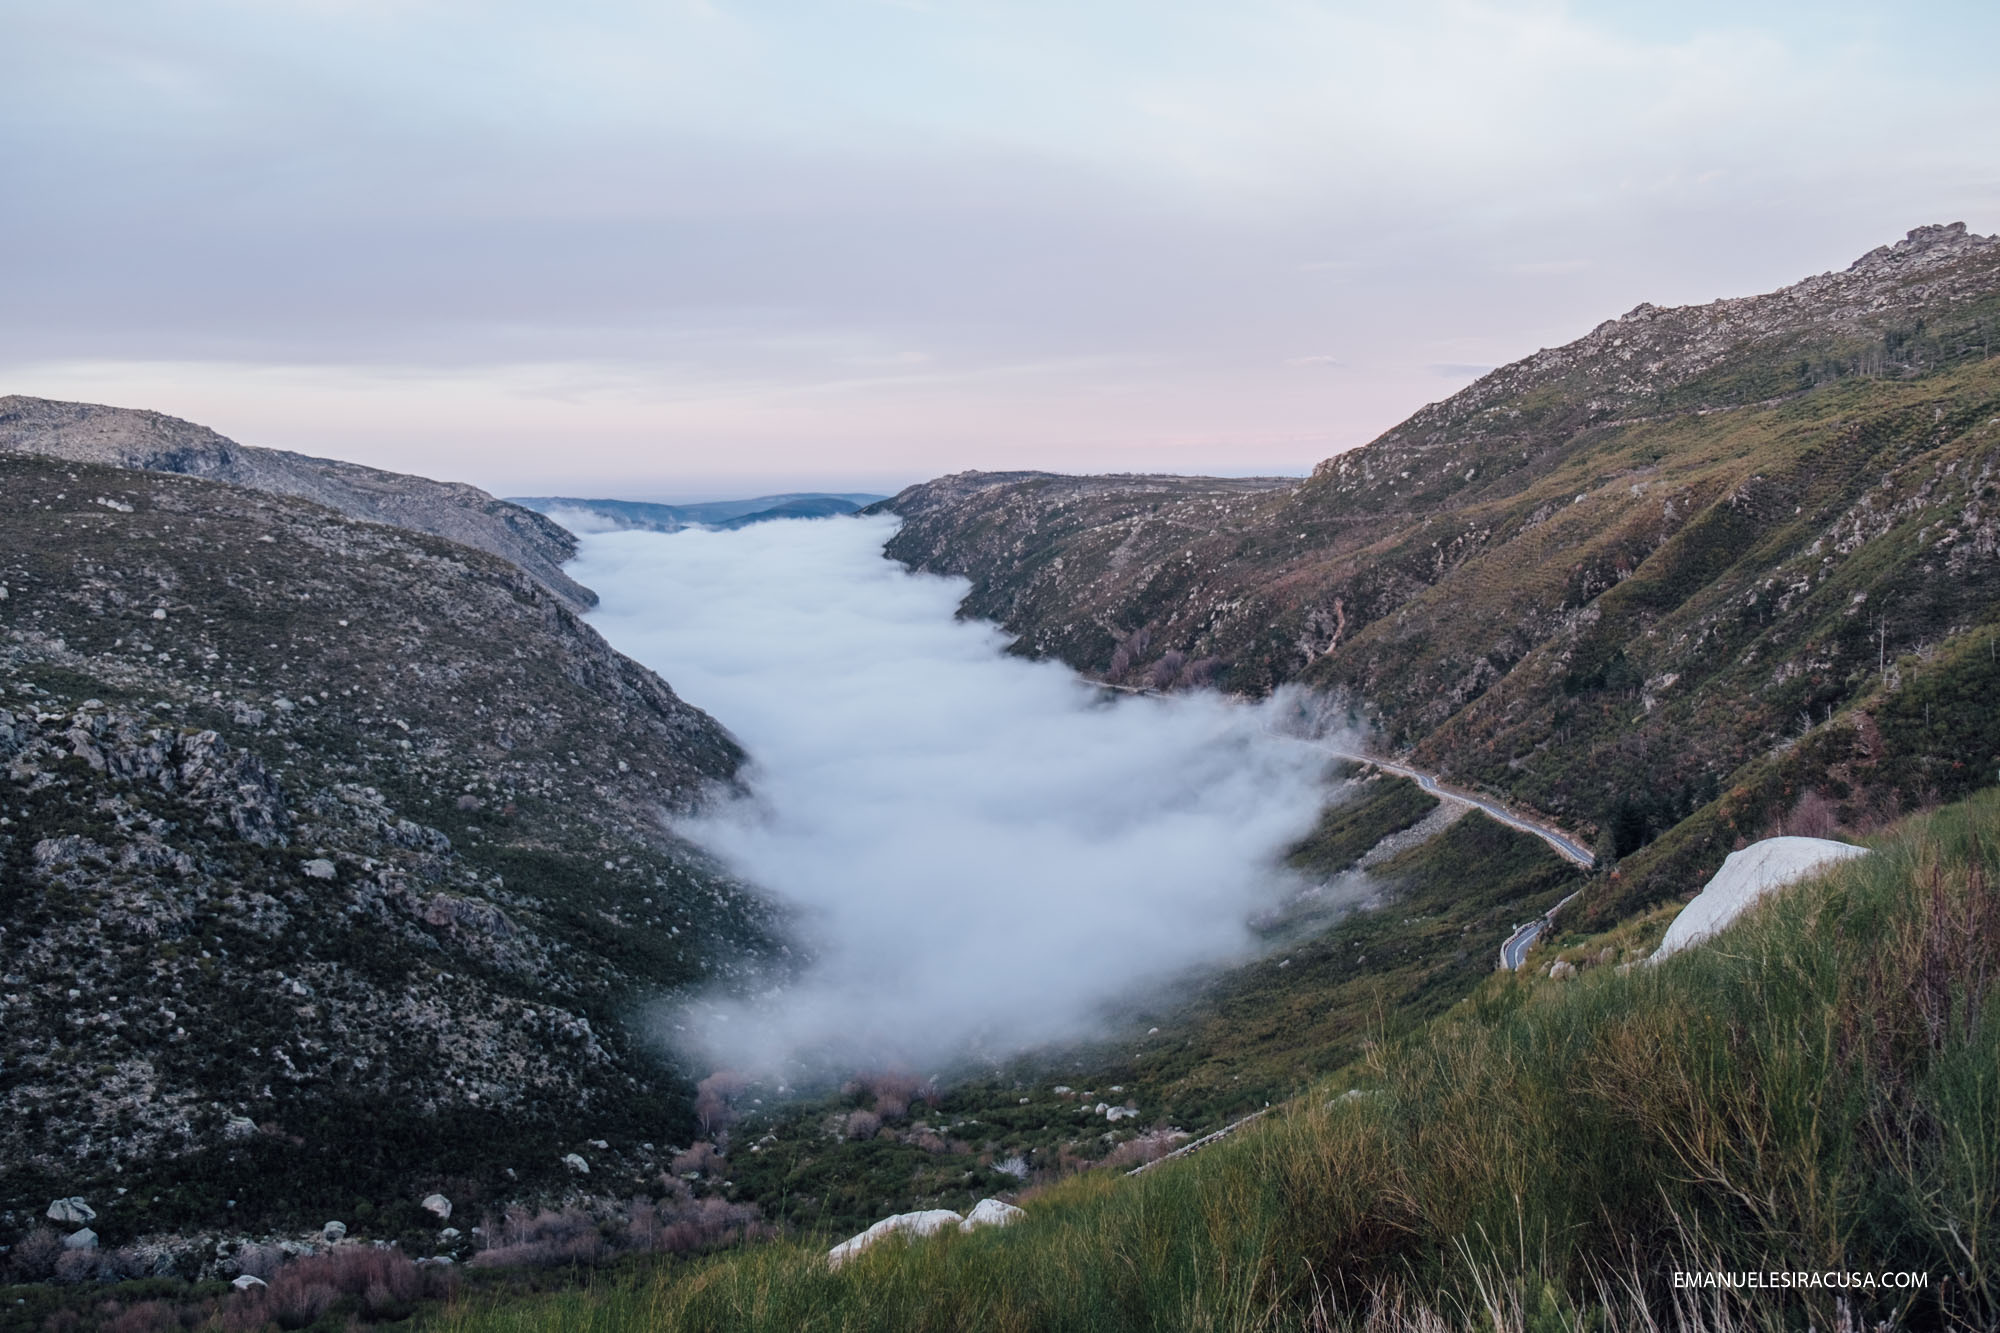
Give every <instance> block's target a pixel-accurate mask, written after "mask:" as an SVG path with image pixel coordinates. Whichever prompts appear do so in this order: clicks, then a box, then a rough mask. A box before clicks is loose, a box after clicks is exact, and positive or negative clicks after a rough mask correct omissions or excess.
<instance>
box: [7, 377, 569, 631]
mask: <svg viewBox="0 0 2000 1333" xmlns="http://www.w3.org/2000/svg"><path fill="white" fill-rule="evenodd" d="M0 450H15V451H18V452H21V453H30V454H40V455H42V456H44V457H49V458H60V459H64V460H66V461H68V462H75V463H97V464H102V465H105V466H109V467H120V468H140V469H144V470H146V471H150V472H177V473H181V474H183V475H186V476H191V477H207V478H209V479H211V480H214V481H226V482H229V483H231V484H232V485H236V486H246V487H248V488H250V489H251V490H256V491H265V492H268V493H270V494H272V495H289V496H296V497H298V498H300V499H304V500H310V501H312V502H313V503H314V504H321V505H325V506H326V507H327V508H329V509H334V510H338V511H339V512H340V513H343V514H346V515H348V516H349V517H350V518H360V519H367V520H369V521H370V522H374V523H387V524H390V525H392V526H395V527H399V528H409V529H410V530H412V531H414V532H427V533H430V534H431V535H432V536H436V537H444V538H447V539H449V540H451V541H455V542H459V543H462V544H463V545H466V546H470V547H473V548H474V549H475V550H480V551H486V552H489V553H490V554H493V555H497V556H499V557H501V558H502V559H504V560H511V561H512V562H513V563H515V564H517V565H519V566H520V567H521V568H522V569H525V570H526V571H528V573H529V574H530V575H532V576H533V577H534V578H535V579H536V580H537V581H539V582H540V583H541V584H542V585H543V586H544V587H546V588H548V589H549V590H550V591H551V592H553V593H555V594H556V595H557V596H558V597H560V598H562V599H563V600H564V601H565V602H567V603H568V604H569V605H570V606H572V607H574V608H577V609H586V608H589V607H591V606H594V605H596V603H597V595H596V594H595V593H593V592H591V591H590V589H588V588H586V587H584V586H583V585H581V584H579V583H577V582H576V581H575V580H574V579H572V578H570V577H569V576H568V575H567V574H565V573H563V572H562V564H563V562H564V561H566V560H568V559H569V558H570V557H571V556H573V555H575V554H576V538H575V537H573V536H572V535H571V534H570V533H569V532H568V531H566V530H565V529H564V528H563V527H562V526H561V525H559V524H557V523H555V522H554V521H553V520H551V519H548V518H545V517H543V516H542V515H541V514H538V513H536V512H535V511H534V510H532V509H528V508H525V507H524V506H521V505H517V504H511V503H509V502H508V501H505V500H496V499H495V498H493V497H492V496H491V495H488V494H487V493H486V492H485V491H482V490H480V489H479V488H478V487H476V486H467V485H464V484H462V483H459V482H446V481H432V480H431V479H430V478H428V477H415V476H409V475H407V474H404V473H400V472H384V471H381V470H380V469H377V468H371V467H362V466H360V465H359V464H355V463H342V462H339V461H336V460H334V459H330V458H311V457H308V456H306V455H305V454H296V453H291V452H288V451H286V450H283V449H262V448H258V447H256V446H253V445H243V444H238V443H236V442H235V441H234V440H231V439H228V438H226V437H224V436H222V435H218V434H217V433H216V432H214V431H212V430H210V429H208V428H207V427H206V426H197V425H195V424H194V423H193V422H191V421H182V420H181V419H180V418H178V417H170V416H167V415H165V414H163V413H160V412H148V411H142V410H137V409H133V408H125V407H104V406H100V405H98V404H96V403H62V402H54V401H51V400H49V399H46V398H26V397H22V396H20V395H11V396H8V397H4V398H0Z"/></svg>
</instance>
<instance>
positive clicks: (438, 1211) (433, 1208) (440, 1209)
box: [423, 1194, 451, 1222]
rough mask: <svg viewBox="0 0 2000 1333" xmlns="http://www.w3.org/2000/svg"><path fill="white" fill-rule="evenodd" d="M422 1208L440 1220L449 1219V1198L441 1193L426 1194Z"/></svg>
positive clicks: (447, 1220) (445, 1220) (446, 1220)
mask: <svg viewBox="0 0 2000 1333" xmlns="http://www.w3.org/2000/svg"><path fill="white" fill-rule="evenodd" d="M423 1210H424V1211H425V1212H427V1213H429V1214H430V1215H431V1216H432V1217H435V1218H436V1219H437V1220H438V1221H440V1222H449V1221H451V1200H450V1199H447V1198H445V1197H444V1195H442V1194H426V1195H425V1196H424V1202H423Z"/></svg>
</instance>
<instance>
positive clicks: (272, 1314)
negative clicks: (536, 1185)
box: [222, 1245, 451, 1333]
mask: <svg viewBox="0 0 2000 1333" xmlns="http://www.w3.org/2000/svg"><path fill="white" fill-rule="evenodd" d="M269 1282H270V1285H269V1286H266V1287H252V1288H251V1289H250V1290H249V1291H246V1292H243V1293H241V1294H240V1295H238V1296H235V1297H233V1298H231V1299H230V1300H229V1302H228V1303H227V1304H226V1305H224V1307H223V1311H222V1326H223V1328H224V1329H225V1330H228V1333H251V1331H252V1330H259V1329H263V1328H265V1327H267V1326H269V1325H271V1324H276V1325H278V1327H280V1328H287V1329H291V1328H304V1327H305V1326H306V1325H308V1324H310V1323H312V1322H313V1321H314V1320H316V1319H318V1318H320V1317H321V1316H322V1315H324V1314H325V1313H326V1312H327V1311H328V1310H331V1309H332V1308H333V1307H334V1306H335V1305H336V1304H337V1303H339V1302H340V1301H341V1300H342V1298H350V1299H351V1300H352V1301H353V1303H354V1304H355V1305H356V1306H357V1307H359V1309H360V1311H361V1313H362V1314H363V1315H365V1316H366V1317H368V1318H369V1319H378V1320H379V1319H406V1318H408V1317H409V1316H410V1314H411V1313H413V1312H414V1310H415V1307H416V1303H417V1302H418V1301H419V1300H422V1299H424V1298H426V1297H436V1296H442V1295H444V1294H445V1293H446V1292H448V1291H449V1290H450V1288H451V1278H450V1276H449V1275H448V1274H447V1273H446V1272H444V1271H442V1270H437V1269H423V1268H419V1267H417V1265H416V1264H414V1263H412V1262H411V1261H410V1259H409V1257H408V1256H407V1255H405V1254H403V1253H402V1252H401V1251H400V1250H392V1249H386V1248H377V1247H375V1246H373V1245H342V1246H340V1247H338V1248H336V1249H333V1250H330V1251H328V1252H327V1253H325V1254H314V1255H309V1256H307V1257H305V1258H303V1259H296V1260H293V1261H292V1262H291V1263H288V1264H285V1265H283V1266H282V1267H281V1268H279V1269H278V1270H277V1271H276V1273H274V1274H273V1275H272V1277H271V1278H270V1279H269Z"/></svg>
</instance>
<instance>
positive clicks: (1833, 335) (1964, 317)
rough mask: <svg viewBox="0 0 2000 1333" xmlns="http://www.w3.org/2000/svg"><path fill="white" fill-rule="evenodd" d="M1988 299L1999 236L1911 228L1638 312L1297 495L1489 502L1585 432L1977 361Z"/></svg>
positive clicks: (1995, 278)
mask: <svg viewBox="0 0 2000 1333" xmlns="http://www.w3.org/2000/svg"><path fill="white" fill-rule="evenodd" d="M1997 292H2000V236H1981V235H1978V234H1977V233H1973V232H1968V231H1967V230H1966V227H1965V224H1964V223H1962V222H1955V223H1951V224H1950V225H1947V226H1929V227H1918V228H1917V229H1916V230H1914V231H1912V232H1911V233H1910V234H1909V235H1908V236H1906V237H1905V238H1904V239H1902V240H1900V241H1898V242H1896V243H1895V244H1894V245H1885V246H1880V247H1878V248H1876V249H1874V250H1871V251H1869V252H1868V253H1867V254H1865V255H1863V256H1862V257H1861V258H1860V259H1857V260H1856V261H1855V262H1854V263H1853V264H1852V265H1850V266H1849V267H1848V268H1847V269H1845V270H1843V271H1841V272H1837V273H1821V274H1816V275H1815V276H1813V277H1810V278H1806V279H1805V280H1803V281H1801V282H1797V283H1794V284H1792V285H1791V286H1789V287H1782V288H1779V289H1778V290H1777V291H1775V292H1770V293H1767V294H1764V295H1759V296H1745V297H1737V298H1733V299H1727V300H1717V301H1713V302H1710V303H1709V304H1707V305H1694V306H1675V307H1665V308H1663V307H1659V306H1654V305H1651V304H1641V305H1639V306H1637V307H1636V308H1634V309H1633V310H1631V311H1630V312H1629V313H1627V314H1625V315H1623V316H1621V317H1620V318H1618V319H1613V320H1606V321H1605V322H1604V323H1602V324H1600V325H1598V326H1597V327H1596V328H1595V329H1593V330H1591V332H1590V333H1588V334H1586V335H1585V336H1584V337H1582V338H1579V339H1577V340H1576V341H1575V342H1572V343H1566V344H1564V345H1563V346H1561V347H1553V348H1544V349H1543V350H1541V351H1539V352H1536V353H1535V354H1534V355H1533V356H1530V357H1527V358H1525V359H1523V360H1520V361H1516V362H1514V363H1512V364H1510V365H1506V366H1502V367H1500V368H1499V369H1498V370H1495V371H1494V372H1492V373H1491V374H1489V375H1486V376H1483V377H1481V378H1480V380H1479V381H1478V382H1477V383H1475V384H1472V385H1470V386H1468V387H1467V388H1465V389H1463V390H1461V391H1460V392H1459V393H1456V394H1454V395H1452V396H1451V397H1450V398H1447V399H1445V400H1444V401H1443V402H1440V403H1433V404H1430V405H1429V406H1427V407H1424V408H1421V409H1419V410H1418V411H1417V412H1416V413H1415V414H1414V415H1412V416H1411V417H1410V419H1409V420H1408V421H1406V422H1404V423H1402V424H1401V425H1399V426H1397V427H1396V428H1395V429H1393V430H1391V431H1389V432H1387V433H1386V434H1384V435H1383V436H1382V437H1381V438H1379V439H1377V440H1376V441H1375V442H1374V443H1372V444H1370V445H1369V446H1368V447H1367V448H1365V449H1357V450H1354V451H1353V452H1351V453H1346V454H1341V455H1338V456H1337V457H1334V458H1329V459H1327V460H1326V461H1325V462H1323V463H1321V464H1320V465H1319V467H1318V468H1317V469H1315V471H1314V473H1313V476H1312V479H1311V481H1310V482H1309V483H1308V485H1307V487H1306V488H1305V490H1304V492H1303V495H1304V497H1306V498H1308V499H1310V500H1316V501H1318V502H1319V503H1321V504H1323V505H1325V506H1327V507H1328V508H1330V509H1332V510H1334V511H1337V512H1339V511H1345V512H1353V513H1367V512H1371V511H1381V510H1399V511H1411V510H1419V509H1424V508H1428V507H1433V506H1438V505H1443V504H1450V503H1465V502H1467V501H1470V500H1476V499H1484V498H1490V497H1491V496H1493V495H1494V494H1496V493H1501V492H1504V491H1506V490H1508V489H1512V488H1516V487H1519V486H1520V485H1522V484H1524V483H1525V482H1526V481H1527V480H1529V479H1530V478H1531V477H1532V476H1534V475H1538V474H1539V473H1540V472H1541V471H1542V469H1543V468H1544V467H1545V466H1546V465H1547V464H1548V463H1550V462H1552V461H1554V460H1553V459H1552V458H1551V457H1550V455H1549V453H1548V451H1549V448H1550V446H1551V445H1552V444H1557V445H1559V444H1561V443H1562V442H1564V441H1566V440H1567V439H1569V438H1571V437H1573V436H1574V435H1576V434H1577V433H1578V432H1579V431H1582V430H1584V429H1586V428H1589V427H1594V426H1602V425H1604V424H1605V423H1608V422H1614V421H1624V420H1629V419H1632V418H1635V417H1644V416H1657V415H1665V414H1674V413H1685V412H1700V411H1713V410H1716V409H1719V408H1728V407H1740V406H1742V405H1744V404H1745V403H1750V402H1760V401H1767V400H1779V399H1783V398H1785V397H1789V396H1792V395H1795V394H1798V393H1802V392H1805V391H1806V390H1809V389H1811V388H1813V387H1814V386H1816V385H1818V384H1822V383H1826V382H1829V381H1831V380H1834V379H1837V378H1840V377H1842V376H1851V375H1882V374H1885V373H1887V374H1892V375H1893V374H1914V373H1919V372H1921V371H1923V370H1926V369H1933V368H1935V367H1936V366H1937V365H1939V364H1947V363H1949V362H1952V361H1957V360H1963V359H1965V358H1966V357H1967V356H1972V355H1977V356H1982V357H1983V356H1985V355H1988V354H1990V353H1991V352H1992V351H1995V350H2000V304H1996V303H1995V300H1994V298H1995V295H1996V293H1997ZM1517 451H1518V454H1519V456H1518V457H1517V456H1516V455H1517Z"/></svg>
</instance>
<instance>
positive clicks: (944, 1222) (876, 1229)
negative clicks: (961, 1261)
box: [826, 1208, 965, 1268]
mask: <svg viewBox="0 0 2000 1333" xmlns="http://www.w3.org/2000/svg"><path fill="white" fill-rule="evenodd" d="M964 1221H965V1218H964V1216H963V1215H962V1214H959V1213H954V1212H953V1211H951V1209H949V1208H930V1209H926V1210H924V1211H923V1212H917V1213H897V1214H896V1215H895V1216H894V1217H885V1218H883V1219H882V1220H881V1221H880V1222H877V1223H876V1224H875V1225H874V1226H872V1227H869V1228H868V1229H867V1230H866V1231H864V1232H861V1233H860V1234H859V1235H856V1236H850V1237H848V1238H847V1239H846V1240H844V1241H842V1242H840V1244H838V1245H836V1246H834V1247H833V1248H832V1249H830V1250H828V1251H827V1252H826V1262H827V1266H828V1267H829V1268H838V1267H840V1266H841V1265H842V1264H844V1263H846V1262H847V1261H848V1260H849V1259H852V1258H853V1257H854V1256H855V1255H857V1254H859V1253H861V1252H862V1251H863V1250H865V1249H867V1248H868V1247H869V1246H871V1245H873V1244H875V1243H876V1242H877V1241H881V1240H886V1239H887V1238H888V1237H890V1236H894V1235H899V1234H900V1235H907V1236H929V1235H932V1234H934V1233H936V1232H939V1231H942V1230H944V1229H945V1228H946V1227H955V1226H957V1225H959V1224H960V1223H962V1222H964Z"/></svg>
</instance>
